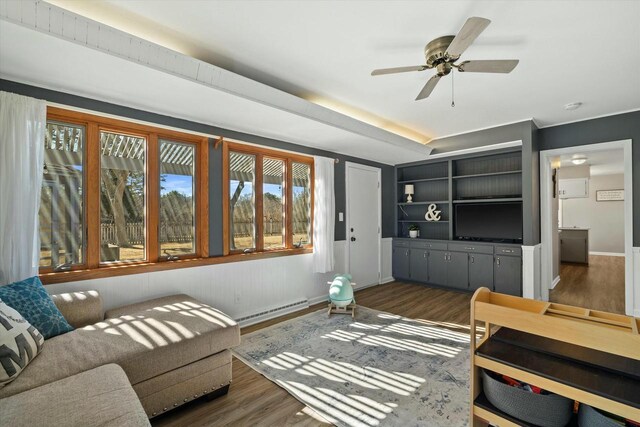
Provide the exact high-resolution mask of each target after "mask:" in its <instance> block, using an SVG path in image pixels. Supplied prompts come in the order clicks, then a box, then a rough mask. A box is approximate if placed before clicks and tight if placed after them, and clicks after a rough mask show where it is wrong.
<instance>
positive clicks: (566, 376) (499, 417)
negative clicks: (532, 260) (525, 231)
mask: <svg viewBox="0 0 640 427" xmlns="http://www.w3.org/2000/svg"><path fill="white" fill-rule="evenodd" d="M478 322H482V323H483V326H484V329H483V330H482V331H480V330H477V324H478ZM639 328H640V319H635V318H633V317H628V316H623V315H618V314H612V313H606V312H601V311H595V310H588V309H584V308H580V307H572V306H567V305H562V304H553V303H547V302H543V301H536V300H529V299H524V298H518V297H513V296H508V295H502V294H499V293H494V292H491V291H490V290H489V289H486V288H480V289H478V290H477V291H476V293H475V295H474V297H473V298H472V300H471V331H470V332H471V334H470V336H471V401H472V402H473V404H472V405H471V413H470V416H471V422H470V425H473V426H478V425H483V424H482V423H480V420H484V421H486V422H489V423H491V424H494V425H499V426H501V427H502V426H527V425H530V424H527V423H526V422H524V421H522V420H519V419H517V418H514V417H513V416H511V415H508V414H506V413H504V412H503V411H501V410H499V409H498V408H496V407H495V406H494V405H493V404H491V403H490V402H489V400H488V399H487V397H486V396H485V394H484V391H483V384H482V381H481V376H480V371H481V369H485V370H489V371H492V372H495V373H498V374H503V375H507V376H509V377H511V378H514V379H516V380H520V381H524V382H527V383H529V384H535V385H537V386H539V387H541V388H543V389H545V390H547V391H550V392H552V393H555V394H559V395H562V396H564V397H566V398H568V399H571V400H575V401H578V402H580V403H581V404H587V405H590V406H592V407H595V408H598V409H601V410H604V411H607V412H610V413H613V414H616V415H618V416H621V417H623V418H627V419H633V420H638V419H640V394H638V381H639V376H640V350H638V349H640V335H639V334H638V329H639ZM480 332H482V334H481V333H480ZM480 335H482V338H480V339H479V340H478V339H477V338H476V337H477V336H480ZM574 423H575V417H574V420H572V422H571V423H570V424H569V425H575V424H574Z"/></svg>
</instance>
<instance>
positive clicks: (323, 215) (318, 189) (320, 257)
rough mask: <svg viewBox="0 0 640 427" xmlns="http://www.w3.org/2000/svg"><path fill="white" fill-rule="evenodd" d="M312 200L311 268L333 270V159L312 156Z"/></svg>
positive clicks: (318, 271)
mask: <svg viewBox="0 0 640 427" xmlns="http://www.w3.org/2000/svg"><path fill="white" fill-rule="evenodd" d="M313 160H314V174H315V179H314V188H313V189H314V202H313V270H314V272H316V273H328V272H330V271H333V264H334V260H333V237H334V234H333V233H334V228H335V219H336V218H335V215H336V212H335V204H336V201H335V192H334V187H333V169H334V165H335V161H334V160H333V159H328V158H326V157H318V156H314V157H313Z"/></svg>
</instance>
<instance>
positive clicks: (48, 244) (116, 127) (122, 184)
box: [39, 107, 208, 283]
mask: <svg viewBox="0 0 640 427" xmlns="http://www.w3.org/2000/svg"><path fill="white" fill-rule="evenodd" d="M47 114H48V120H47V129H46V137H45V141H44V144H45V160H44V180H43V184H42V195H41V206H40V212H39V222H40V240H41V250H40V269H41V272H42V273H51V272H57V271H60V270H90V271H99V270H100V269H101V268H103V267H104V271H113V270H109V269H110V267H114V266H118V267H120V266H122V265H127V266H131V267H135V266H136V265H139V266H140V267H141V268H142V267H144V266H148V265H149V264H151V263H156V262H159V261H173V260H175V259H180V258H199V257H206V256H207V255H208V218H206V217H205V215H206V212H207V209H206V207H207V203H208V185H207V183H206V179H207V176H208V175H207V170H208V166H207V162H208V156H206V155H203V153H207V151H206V150H207V148H208V140H207V138H204V137H200V136H194V135H190V134H186V133H181V132H175V131H170V130H165V129H159V128H154V127H151V126H145V125H141V124H136V123H129V122H125V121H121V120H115V119H109V118H103V117H98V116H93V115H90V114H85V113H76V112H69V111H65V110H62V109H59V108H53V107H49V109H48V113H47ZM130 271H131V270H130ZM131 272H137V271H131ZM108 274H110V273H105V275H108ZM120 274H122V273H120ZM84 277H92V276H90V275H87V276H84ZM68 280H73V279H72V278H70V279H68ZM49 283H51V282H49Z"/></svg>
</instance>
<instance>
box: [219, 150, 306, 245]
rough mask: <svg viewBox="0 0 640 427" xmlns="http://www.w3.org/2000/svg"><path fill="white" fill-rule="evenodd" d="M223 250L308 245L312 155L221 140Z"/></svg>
mask: <svg viewBox="0 0 640 427" xmlns="http://www.w3.org/2000/svg"><path fill="white" fill-rule="evenodd" d="M223 158H224V161H225V165H224V168H225V172H226V179H227V184H225V186H224V188H225V191H226V193H225V195H224V199H223V200H225V203H226V204H227V206H226V207H225V208H224V211H225V217H226V219H225V230H224V231H225V235H226V236H227V237H228V239H227V240H226V241H225V254H226V253H238V252H253V251H270V250H278V249H280V250H281V249H291V248H300V247H310V246H311V236H312V232H311V228H312V218H313V215H312V197H313V186H312V182H313V159H312V158H310V157H306V156H299V155H294V154H289V153H285V152H279V151H274V150H266V149H262V148H257V147H252V146H249V145H242V144H237V143H232V142H225V144H224V153H223Z"/></svg>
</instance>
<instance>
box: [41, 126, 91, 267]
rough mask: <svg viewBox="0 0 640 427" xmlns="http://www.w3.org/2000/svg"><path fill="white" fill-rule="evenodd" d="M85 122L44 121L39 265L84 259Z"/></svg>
mask: <svg viewBox="0 0 640 427" xmlns="http://www.w3.org/2000/svg"><path fill="white" fill-rule="evenodd" d="M85 135H86V130H85V128H84V126H79V125H73V124H65V123H61V122H56V121H50V122H48V123H47V128H46V133H45V140H44V144H45V149H44V169H43V174H44V175H43V180H42V190H41V194H40V212H39V223H40V227H39V228H40V267H44V268H55V267H58V266H61V265H65V266H71V265H74V264H82V263H84V262H85V247H84V241H85V232H84V230H85V221H84V209H83V208H84V191H83V190H84V164H85V162H84V146H85Z"/></svg>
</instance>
